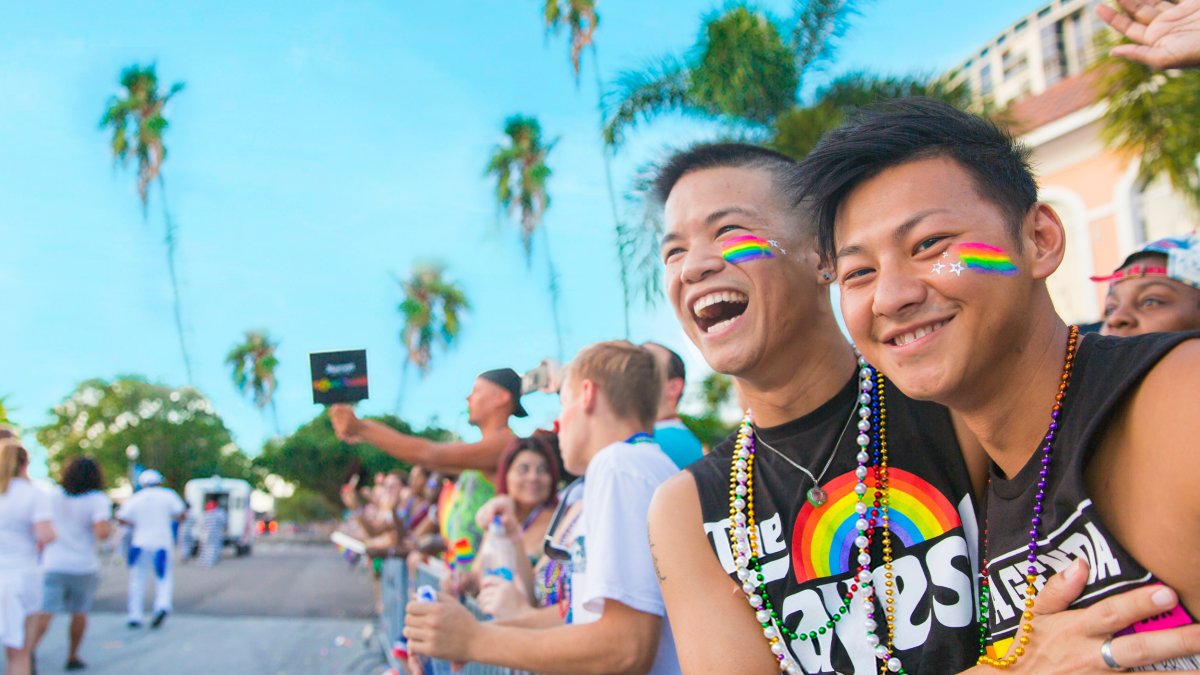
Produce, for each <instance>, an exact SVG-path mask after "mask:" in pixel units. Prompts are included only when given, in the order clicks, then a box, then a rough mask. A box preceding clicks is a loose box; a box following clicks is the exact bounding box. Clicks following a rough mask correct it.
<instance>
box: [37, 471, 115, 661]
mask: <svg viewBox="0 0 1200 675" xmlns="http://www.w3.org/2000/svg"><path fill="white" fill-rule="evenodd" d="M103 487H104V474H103V472H102V471H101V470H100V465H99V464H97V463H96V462H95V460H93V459H92V458H90V457H76V458H75V459H73V460H71V462H70V463H69V464H67V468H66V469H63V475H62V489H60V490H59V491H57V492H55V493H54V495H53V496H52V497H51V503H52V504H53V507H54V508H53V510H54V531H55V532H56V533H57V535H58V537H57V538H56V539H55V540H54V543H53V544H50V545H49V546H47V547H46V550H45V551H44V552H43V554H42V571H43V573H44V574H45V578H44V583H43V585H42V607H41V611H40V612H39V613H38V615H37V621H36V622H35V629H34V633H35V634H34V640H33V647H34V652H35V653H36V652H37V646H38V644H39V643H40V642H41V641H42V637H43V636H45V634H46V630H47V629H48V628H49V627H50V620H51V619H52V618H53V617H54V615H55V614H70V615H71V628H70V649H69V651H68V652H67V663H66V665H65V666H64V668H65V669H66V670H80V669H82V668H86V667H87V664H85V663H84V662H83V660H81V659H80V658H79V647H80V645H82V644H83V633H84V631H86V630H87V620H88V612H90V611H91V609H92V601H93V599H94V598H95V597H96V587H97V586H99V585H100V557H99V556H98V555H96V542H97V541H103V540H104V539H107V538H108V535H109V532H110V530H111V524H110V523H109V518H110V517H111V516H112V500H111V499H109V498H108V495H106V494H104V492H102V491H101V489H102V488H103Z"/></svg>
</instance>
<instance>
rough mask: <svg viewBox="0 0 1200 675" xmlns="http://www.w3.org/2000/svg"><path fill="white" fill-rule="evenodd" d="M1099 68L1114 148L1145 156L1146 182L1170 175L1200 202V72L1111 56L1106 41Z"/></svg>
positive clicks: (1142, 174)
mask: <svg viewBox="0 0 1200 675" xmlns="http://www.w3.org/2000/svg"><path fill="white" fill-rule="evenodd" d="M1100 46H1101V50H1100V53H1102V54H1104V56H1102V57H1100V59H1098V60H1097V62H1096V65H1095V66H1094V67H1095V68H1097V69H1099V70H1100V73H1101V75H1100V81H1099V85H1098V91H1099V92H1100V93H1101V96H1102V100H1103V101H1104V103H1105V105H1106V106H1107V110H1106V112H1105V115H1104V128H1103V130H1102V132H1101V137H1102V138H1103V139H1104V143H1105V144H1106V145H1107V146H1108V147H1109V148H1111V149H1113V150H1115V151H1117V152H1118V153H1121V154H1123V155H1125V156H1127V157H1139V159H1140V162H1139V166H1138V180H1139V182H1140V183H1141V185H1142V186H1143V187H1145V186H1146V185H1147V184H1149V183H1150V182H1151V181H1152V180H1154V179H1155V178H1157V177H1159V176H1165V177H1166V178H1167V180H1168V181H1170V183H1171V187H1173V188H1175V189H1176V190H1178V191H1179V192H1181V193H1182V194H1184V195H1186V196H1187V197H1188V198H1189V199H1190V200H1191V202H1192V203H1193V204H1194V205H1196V206H1198V207H1200V165H1198V164H1197V157H1198V156H1200V109H1198V108H1197V106H1196V102H1197V101H1200V71H1197V70H1180V71H1168V72H1165V73H1163V72H1156V71H1154V70H1151V69H1150V68H1149V67H1147V66H1144V65H1142V64H1140V63H1137V62H1134V61H1128V60H1125V59H1122V58H1117V57H1113V56H1110V55H1108V49H1107V48H1108V47H1110V46H1111V45H1110V44H1108V43H1107V42H1101V43H1100Z"/></svg>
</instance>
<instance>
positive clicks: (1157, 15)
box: [1096, 0, 1200, 69]
mask: <svg viewBox="0 0 1200 675" xmlns="http://www.w3.org/2000/svg"><path fill="white" fill-rule="evenodd" d="M1117 2H1118V3H1119V4H1120V5H1121V9H1123V10H1124V11H1123V12H1120V11H1117V10H1116V9H1113V8H1112V7H1109V6H1108V5H1104V4H1100V5H1097V6H1096V13H1097V14H1099V15H1100V18H1102V19H1104V21H1105V22H1106V23H1108V25H1110V26H1112V27H1113V29H1114V30H1116V31H1117V32H1118V33H1121V34H1122V35H1124V36H1125V37H1127V38H1129V39H1130V40H1133V41H1134V42H1135V43H1136V44H1126V45H1119V46H1117V47H1114V48H1113V50H1112V54H1113V56H1120V57H1122V58H1126V59H1129V60H1131V61H1138V62H1140V63H1144V64H1146V65H1148V66H1150V67H1152V68H1158V69H1166V68H1196V67H1200V0H1181V1H1180V2H1178V3H1175V2H1169V1H1168V0H1117Z"/></svg>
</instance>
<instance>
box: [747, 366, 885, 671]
mask: <svg viewBox="0 0 1200 675" xmlns="http://www.w3.org/2000/svg"><path fill="white" fill-rule="evenodd" d="M858 365H859V371H858V377H859V385H858V387H859V395H858V401H857V402H858V417H859V421H858V431H859V434H858V436H857V438H856V439H855V441H856V442H857V443H858V447H859V451H858V455H857V457H856V459H857V460H858V468H857V469H856V470H855V477H856V478H857V479H858V482H857V484H856V485H855V486H854V493H855V494H856V495H857V497H858V503H857V504H855V505H854V510H855V512H856V513H857V514H858V516H859V518H858V521H857V522H856V523H855V527H856V529H857V530H858V536H857V537H856V538H855V540H854V544H855V546H856V547H857V548H858V558H857V563H858V573H857V574H856V575H855V576H854V578H853V579H851V581H850V583H849V585H848V590H847V591H846V594H845V596H844V597H843V598H842V604H841V606H840V607H838V609H837V612H836V613H834V614H833V615H832V617H831V618H830V619H829V620H828V621H826V622H825V625H823V626H820V627H818V628H817V630H814V631H809V632H807V633H800V634H797V633H796V632H795V631H792V630H791V629H789V628H787V627H786V626H785V625H784V624H783V619H782V617H781V616H780V614H779V610H778V609H777V608H776V607H775V606H774V605H773V604H772V603H771V599H770V597H769V596H768V595H767V585H766V580H765V577H764V576H763V571H762V560H761V554H760V550H759V544H758V528H757V523H756V522H755V518H754V449H755V448H754V446H755V442H754V427H753V423H752V419H753V417H752V415H751V412H750V411H749V410H747V411H746V414H745V416H744V417H743V418H742V423H741V426H740V427H739V429H738V436H737V445H736V448H735V450H734V456H733V461H731V462H730V470H729V520H730V523H731V525H732V527H731V528H730V531H729V539H730V544H731V545H732V547H733V555H734V566H735V568H736V574H737V578H738V580H739V581H741V583H742V592H743V593H745V594H746V600H747V602H749V603H750V607H751V609H753V610H754V616H755V619H757V620H758V622H759V624H760V625H761V626H762V631H763V637H765V638H766V640H767V644H768V645H769V646H770V649H771V653H772V654H773V655H774V656H775V658H776V660H777V661H778V662H779V669H780V670H781V671H783V672H785V673H789V674H796V673H803V672H804V671H803V670H802V669H801V668H800V664H798V663H797V662H796V659H795V657H794V656H793V655H792V653H791V650H790V649H789V647H788V646H787V642H785V641H784V640H785V639H786V640H789V641H792V640H797V639H798V640H801V641H807V640H816V639H817V638H818V637H820V636H822V635H824V634H826V633H827V632H829V631H831V630H833V629H834V628H835V627H836V626H837V624H838V623H839V622H841V620H842V618H843V617H844V616H845V615H846V613H847V612H848V611H849V610H850V604H851V603H852V602H853V601H854V596H855V595H861V600H862V603H863V609H864V613H865V616H866V619H865V621H864V625H865V627H866V629H867V638H866V639H867V643H868V644H870V645H871V647H872V648H873V649H874V651H875V656H876V658H878V659H879V660H880V661H881V663H880V672H881V673H889V672H891V673H903V672H904V668H903V665H902V664H901V662H900V659H899V658H898V657H896V656H895V651H894V648H893V641H894V639H895V628H894V626H895V599H894V597H893V596H894V594H895V588H894V584H895V580H894V579H893V572H892V540H891V528H890V525H889V515H888V504H889V502H890V491H889V489H888V473H887V471H888V470H887V408H886V406H885V401H884V378H883V375H882V374H881V373H878V372H877V371H876V370H875V369H873V368H872V367H871V366H870V365H869V364H868V363H867V361H866V359H864V358H862V357H861V356H859V357H858ZM872 392H874V395H872ZM873 426H874V428H875V429H876V430H877V431H876V434H875V439H874V442H872V438H871V430H872V427H873ZM868 448H871V449H873V450H874V453H873V454H874V460H875V461H874V462H872V461H871V460H872V453H871V452H868ZM834 451H835V452H836V446H835V449H834ZM872 469H873V470H874V476H875V490H874V492H873V494H872V495H871V496H870V497H869V496H868V493H869V492H870V488H869V487H868V486H867V476H868V475H870V474H871V473H872ZM871 497H873V499H872V498H871ZM876 523H881V524H882V527H881V530H882V532H881V534H882V543H883V567H884V580H885V581H884V586H885V595H886V601H885V603H884V608H885V615H886V622H887V639H886V641H884V640H883V639H882V638H880V637H879V634H878V632H877V629H878V623H877V622H876V621H875V601H874V597H875V579H874V576H873V575H872V573H871V551H870V548H871V540H872V539H873V538H874V535H875V525H876ZM793 545H795V542H793Z"/></svg>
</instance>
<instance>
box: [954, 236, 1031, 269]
mask: <svg viewBox="0 0 1200 675" xmlns="http://www.w3.org/2000/svg"><path fill="white" fill-rule="evenodd" d="M954 248H955V251H956V252H957V253H958V257H959V258H960V259H961V260H962V261H963V262H964V263H966V265H967V269H969V270H975V271H976V272H981V273H983V274H1003V275H1005V276H1009V275H1013V274H1016V273H1017V266H1016V265H1014V264H1013V261H1012V258H1010V257H1008V254H1007V253H1005V252H1004V249H1002V248H1000V247H999V246H992V245H991V244H982V243H979V242H967V243H965V244H959V245H957V246H955V247H954Z"/></svg>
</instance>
